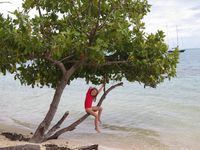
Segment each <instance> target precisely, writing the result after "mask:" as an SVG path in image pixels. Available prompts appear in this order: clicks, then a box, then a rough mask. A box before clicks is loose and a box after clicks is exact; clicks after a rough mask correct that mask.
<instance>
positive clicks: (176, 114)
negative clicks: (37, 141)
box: [0, 49, 200, 150]
mask: <svg viewBox="0 0 200 150" xmlns="http://www.w3.org/2000/svg"><path fill="white" fill-rule="evenodd" d="M179 61H180V63H179V64H178V68H177V77H176V78H173V79H172V80H171V81H168V80H166V81H165V82H164V83H162V84H160V85H159V86H158V87H157V88H156V89H152V88H145V89H144V88H143V86H142V85H139V84H138V83H128V82H127V81H124V86H123V87H118V88H116V89H114V90H113V91H112V92H111V93H110V94H109V95H108V96H107V98H106V100H105V101H104V103H103V108H104V110H103V114H102V121H103V124H102V125H101V126H100V129H101V131H102V133H101V134H96V133H95V131H94V126H93V118H92V117H90V118H88V119H87V120H86V121H85V122H84V123H82V124H81V125H80V126H79V127H77V129H76V130H75V131H73V132H71V133H68V134H64V135H63V136H62V137H63V138H66V139H74V140H77V141H82V142H85V143H99V144H100V145H102V146H105V147H114V148H118V149H125V150H129V149H130V150H132V149H133V150H134V149H138V150H140V149H142V150H143V149H144V150H146V149H153V150H154V149H174V150H177V149H180V150H186V149H187V150H199V149H200V143H199V141H200V49H193V50H186V51H185V52H184V53H181V54H180V60H179ZM115 83H116V82H113V83H111V85H112V84H115ZM88 86H89V85H86V84H85V82H84V81H83V80H81V79H78V80H76V81H74V82H73V83H72V84H71V85H70V86H69V87H67V88H66V89H65V92H64V94H63V96H62V99H61V102H60V105H59V108H58V112H57V114H56V117H55V120H54V121H53V123H55V122H56V121H57V120H58V119H59V118H60V117H61V116H62V114H64V112H65V111H69V112H70V116H69V118H68V119H67V120H66V121H65V123H64V125H63V127H64V126H66V125H67V124H69V123H70V122H73V121H74V120H76V119H78V118H79V117H81V116H82V115H83V114H84V109H83V104H84V99H85V93H86V91H87V88H88ZM53 93H54V91H53V90H52V89H49V88H42V89H40V88H34V89H32V88H31V87H25V86H20V83H19V82H18V81H14V80H13V76H12V75H7V76H2V75H1V76H0V122H4V123H7V124H13V125H16V126H20V127H22V128H28V129H30V130H32V131H34V130H35V128H36V127H37V124H38V123H40V121H41V120H42V119H43V117H44V115H45V114H46V112H47V110H48V107H49V104H50V102H51V100H52V97H53ZM108 149H109V148H108Z"/></svg>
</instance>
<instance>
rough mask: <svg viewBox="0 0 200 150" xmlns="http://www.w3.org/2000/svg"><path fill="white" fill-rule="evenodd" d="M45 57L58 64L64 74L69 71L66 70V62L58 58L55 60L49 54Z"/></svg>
mask: <svg viewBox="0 0 200 150" xmlns="http://www.w3.org/2000/svg"><path fill="white" fill-rule="evenodd" d="M45 59H47V60H49V61H50V62H52V63H54V64H55V65H57V66H58V67H59V68H60V69H61V71H62V73H63V75H64V74H65V73H66V72H67V70H66V68H65V66H64V64H63V63H62V62H60V61H57V60H54V59H53V58H51V57H49V56H46V57H45Z"/></svg>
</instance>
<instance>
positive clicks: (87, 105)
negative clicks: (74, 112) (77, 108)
mask: <svg viewBox="0 0 200 150" xmlns="http://www.w3.org/2000/svg"><path fill="white" fill-rule="evenodd" d="M91 91H92V88H91V87H90V88H89V89H88V91H87V94H86V98H85V108H92V101H93V99H94V98H95V96H92V95H91Z"/></svg>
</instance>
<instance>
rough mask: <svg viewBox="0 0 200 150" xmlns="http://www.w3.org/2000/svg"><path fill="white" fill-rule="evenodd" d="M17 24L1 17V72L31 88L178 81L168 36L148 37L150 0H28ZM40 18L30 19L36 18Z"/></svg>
mask: <svg viewBox="0 0 200 150" xmlns="http://www.w3.org/2000/svg"><path fill="white" fill-rule="evenodd" d="M22 7H23V9H22V10H16V11H15V12H13V14H14V15H15V17H14V18H11V17H9V16H8V17H7V18H4V17H3V16H2V15H1V16H0V72H2V73H3V74H6V73H7V72H10V73H15V79H19V80H20V81H21V83H22V84H25V85H31V86H33V87H34V86H35V85H37V86H41V87H42V86H45V85H46V86H50V87H53V88H55V87H56V86H57V83H58V81H59V80H60V78H61V77H62V75H63V74H64V72H65V71H67V70H69V69H70V68H71V67H72V66H73V65H74V64H76V63H77V62H80V63H81V66H80V67H79V69H78V70H77V71H76V72H75V73H74V74H73V75H72V76H71V77H70V79H69V81H68V84H69V83H70V81H72V80H74V79H76V78H84V79H85V80H86V81H87V82H89V81H90V82H92V83H94V84H100V83H101V82H102V79H106V82H109V81H110V80H115V81H120V80H122V79H123V78H125V79H127V80H128V81H130V82H134V81H137V82H140V83H144V85H145V86H151V87H155V86H156V85H157V84H159V83H160V82H162V81H164V79H165V78H169V79H170V78H171V77H174V76H175V75H176V64H177V63H178V51H177V50H176V51H174V52H173V53H168V52H167V50H168V47H167V45H166V44H165V42H164V37H165V36H164V33H163V32H162V31H157V33H154V34H153V33H152V34H147V33H145V23H144V22H143V17H144V16H145V15H147V13H148V12H149V11H150V5H149V4H148V2H147V0H67V1H66V0H59V1H57V0H24V1H23V5H22ZM33 12H34V15H30V13H33Z"/></svg>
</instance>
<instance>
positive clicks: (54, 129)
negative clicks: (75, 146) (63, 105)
mask: <svg viewBox="0 0 200 150" xmlns="http://www.w3.org/2000/svg"><path fill="white" fill-rule="evenodd" d="M68 115H69V111H67V112H65V114H64V115H63V116H62V118H61V119H60V120H59V121H58V122H57V123H56V124H55V125H54V126H53V127H52V128H51V129H50V130H49V131H48V132H47V134H46V135H44V139H46V138H47V137H49V136H51V135H52V134H53V133H54V132H55V131H56V130H57V129H58V128H60V125H61V124H62V123H63V121H64V120H65V119H66V118H67V116H68Z"/></svg>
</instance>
